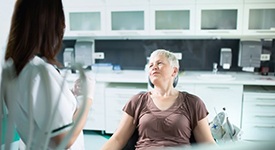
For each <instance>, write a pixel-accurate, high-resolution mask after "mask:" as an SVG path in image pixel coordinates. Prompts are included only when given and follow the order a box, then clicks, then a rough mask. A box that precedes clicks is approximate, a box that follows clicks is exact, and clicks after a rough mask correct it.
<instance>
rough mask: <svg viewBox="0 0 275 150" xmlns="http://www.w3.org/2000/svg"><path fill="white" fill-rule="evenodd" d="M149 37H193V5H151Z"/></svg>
mask: <svg viewBox="0 0 275 150" xmlns="http://www.w3.org/2000/svg"><path fill="white" fill-rule="evenodd" d="M150 18H151V19H150V31H151V35H162V36H164V35H166V36H169V35H179V36H184V35H194V33H195V5H188V4H186V5H151V6H150Z"/></svg>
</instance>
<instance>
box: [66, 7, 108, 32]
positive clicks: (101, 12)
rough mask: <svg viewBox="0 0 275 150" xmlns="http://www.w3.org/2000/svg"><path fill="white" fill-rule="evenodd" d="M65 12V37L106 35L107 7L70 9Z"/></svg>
mask: <svg viewBox="0 0 275 150" xmlns="http://www.w3.org/2000/svg"><path fill="white" fill-rule="evenodd" d="M65 10H66V11H65V17H66V19H65V20H66V29H65V35H64V36H65V37H70V36H72V37H78V36H82V37H83V36H84V37H87V36H93V37H95V36H102V35H105V30H106V18H105V7H74V8H71V7H69V8H66V9H65Z"/></svg>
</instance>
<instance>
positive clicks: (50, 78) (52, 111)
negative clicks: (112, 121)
mask: <svg viewBox="0 0 275 150" xmlns="http://www.w3.org/2000/svg"><path fill="white" fill-rule="evenodd" d="M45 69H46V71H47V72H44V73H41V74H38V75H37V77H36V78H35V80H34V84H33V87H32V89H33V92H32V98H33V101H34V106H33V109H34V110H33V112H34V121H35V122H36V123H37V125H38V127H39V128H41V129H42V131H49V130H50V132H52V136H55V135H57V134H59V133H60V132H64V131H65V130H68V129H70V127H71V125H72V123H73V114H74V112H75V110H76V104H77V103H76V99H75V97H74V95H73V94H72V92H71V91H70V89H69V88H68V86H67V84H66V82H65V81H64V80H65V79H63V78H62V77H61V75H60V74H59V73H58V72H57V71H56V70H55V68H54V67H53V66H50V65H47V66H46V68H45ZM63 84H64V85H63ZM43 129H49V130H43Z"/></svg>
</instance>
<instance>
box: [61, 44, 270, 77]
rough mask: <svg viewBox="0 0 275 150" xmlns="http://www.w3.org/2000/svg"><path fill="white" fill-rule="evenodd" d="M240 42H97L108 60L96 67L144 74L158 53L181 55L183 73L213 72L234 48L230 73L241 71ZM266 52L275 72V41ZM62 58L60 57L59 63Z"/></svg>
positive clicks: (99, 49)
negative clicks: (111, 66) (225, 52)
mask: <svg viewBox="0 0 275 150" xmlns="http://www.w3.org/2000/svg"><path fill="white" fill-rule="evenodd" d="M74 43H75V41H74V40H65V41H64V45H63V46H64V48H65V47H73V46H74ZM239 43H240V40H239V39H221V40H218V39H183V40H178V39H177V40H173V39H169V40H159V39H158V40H95V52H104V54H105V59H102V60H101V59H99V60H96V63H112V64H118V65H121V67H122V69H128V70H143V69H144V65H145V63H146V57H148V56H149V55H150V53H151V52H152V51H154V50H156V49H161V48H162V49H167V50H170V51H172V52H180V53H182V60H180V67H181V68H180V70H189V71H191V70H192V71H193V70H201V71H210V70H212V64H213V63H214V62H217V63H218V64H219V61H220V50H221V48H231V50H232V65H231V68H230V70H229V71H241V68H240V67H238V53H239ZM262 43H263V49H266V50H268V51H271V52H272V53H273V55H271V61H269V62H268V63H267V64H268V65H269V68H270V72H273V70H274V63H275V40H273V41H263V42H262ZM61 59H62V58H61V57H60V56H59V60H61ZM219 70H222V68H221V67H220V66H219Z"/></svg>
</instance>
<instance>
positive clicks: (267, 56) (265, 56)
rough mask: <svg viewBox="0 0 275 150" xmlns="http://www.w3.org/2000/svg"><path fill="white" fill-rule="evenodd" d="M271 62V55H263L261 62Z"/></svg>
mask: <svg viewBox="0 0 275 150" xmlns="http://www.w3.org/2000/svg"><path fill="white" fill-rule="evenodd" d="M268 60H270V54H261V61H268Z"/></svg>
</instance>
